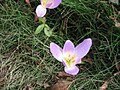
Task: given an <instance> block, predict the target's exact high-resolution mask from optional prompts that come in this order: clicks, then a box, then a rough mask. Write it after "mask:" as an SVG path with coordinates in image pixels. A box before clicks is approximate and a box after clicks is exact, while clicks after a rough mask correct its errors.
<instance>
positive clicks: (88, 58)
mask: <svg viewBox="0 0 120 90" xmlns="http://www.w3.org/2000/svg"><path fill="white" fill-rule="evenodd" d="M82 61H85V62H88V63H90V64H93V60H92V58H90V57H85V58H82Z"/></svg>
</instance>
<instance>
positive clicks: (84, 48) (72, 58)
mask: <svg viewBox="0 0 120 90" xmlns="http://www.w3.org/2000/svg"><path fill="white" fill-rule="evenodd" d="M91 45H92V40H91V39H90V38H88V39H85V40H84V41H83V42H82V43H80V44H79V45H77V46H76V47H75V46H74V44H73V43H72V42H71V41H70V40H67V41H66V42H65V44H64V47H63V49H62V48H60V47H59V46H58V45H57V44H55V43H53V42H52V43H50V52H51V53H52V55H53V56H54V58H56V59H57V60H58V61H60V62H62V63H63V65H64V66H65V67H64V70H65V72H66V73H69V74H71V75H76V74H77V73H78V72H79V68H78V67H77V66H76V64H79V63H81V59H82V58H83V57H84V56H85V55H86V54H87V53H88V52H89V50H90V47H91Z"/></svg>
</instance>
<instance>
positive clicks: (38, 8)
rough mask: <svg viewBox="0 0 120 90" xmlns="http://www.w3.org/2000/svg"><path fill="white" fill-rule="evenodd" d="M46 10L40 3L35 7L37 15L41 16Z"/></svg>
mask: <svg viewBox="0 0 120 90" xmlns="http://www.w3.org/2000/svg"><path fill="white" fill-rule="evenodd" d="M46 12H47V9H46V8H44V7H42V5H38V6H37V8H36V14H37V16H38V17H43V16H44V15H45V14H46Z"/></svg>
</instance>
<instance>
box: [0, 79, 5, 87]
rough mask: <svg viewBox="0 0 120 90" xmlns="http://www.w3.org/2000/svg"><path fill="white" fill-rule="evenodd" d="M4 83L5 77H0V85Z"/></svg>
mask: <svg viewBox="0 0 120 90" xmlns="http://www.w3.org/2000/svg"><path fill="white" fill-rule="evenodd" d="M4 83H5V79H4V78H0V86H2V85H4Z"/></svg>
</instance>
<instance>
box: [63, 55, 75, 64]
mask: <svg viewBox="0 0 120 90" xmlns="http://www.w3.org/2000/svg"><path fill="white" fill-rule="evenodd" d="M75 57H76V55H71V54H67V55H65V57H64V60H65V63H66V65H67V66H72V65H74V64H75Z"/></svg>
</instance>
